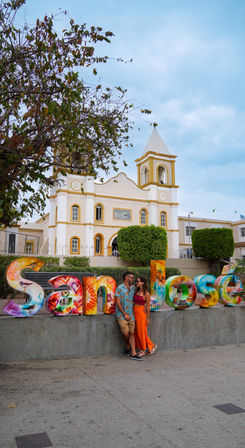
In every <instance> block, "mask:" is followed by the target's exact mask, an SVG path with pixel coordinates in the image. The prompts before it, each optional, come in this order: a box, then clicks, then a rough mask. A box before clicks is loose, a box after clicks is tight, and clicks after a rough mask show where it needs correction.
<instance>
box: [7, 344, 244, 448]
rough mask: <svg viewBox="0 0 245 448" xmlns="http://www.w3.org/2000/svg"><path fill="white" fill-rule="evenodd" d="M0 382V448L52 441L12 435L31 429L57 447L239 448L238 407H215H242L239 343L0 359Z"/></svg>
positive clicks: (240, 425) (241, 432) (241, 426)
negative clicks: (134, 356)
mask: <svg viewBox="0 0 245 448" xmlns="http://www.w3.org/2000/svg"><path fill="white" fill-rule="evenodd" d="M61 343H62V341H61ZM71 344H72V341H71ZM0 386H1V438H0V446H1V448H16V447H17V446H20V447H23V448H25V447H28V448H29V447H31V446H33V447H34V446H35V448H38V447H46V446H51V445H50V444H46V443H45V442H43V443H44V444H41V445H28V444H26V445H25V444H24V439H23V438H19V439H18V438H17V439H16V440H17V442H16V440H15V437H20V436H27V435H31V434H38V433H47V436H48V438H49V440H50V442H51V443H52V446H53V447H56V448H61V447H65V448H97V447H102V448H104V447H105V448H121V447H123V448H131V447H132V448H146V447H147V448H149V447H150V448H165V447H166V448H194V447H195V448H244V447H245V412H239V413H231V414H226V413H224V412H222V411H221V410H219V409H217V408H215V407H214V406H216V405H222V404H227V403H232V404H233V405H236V406H238V409H237V410H238V411H239V408H241V409H240V411H242V410H245V394H244V391H245V344H240V345H230V346H225V347H212V348H202V349H194V350H187V351H186V350H184V351H183V350H182V351H158V352H156V353H155V355H154V356H148V357H147V358H145V359H144V361H142V362H136V361H132V360H129V359H127V358H125V357H123V356H120V355H118V356H117V355H110V356H108V355H107V356H99V357H88V358H80V359H63V360H52V361H25V362H24V361H22V362H16V363H9V364H4V365H3V364H2V365H1V366H0ZM229 410H230V411H231V412H232V409H231V408H230V407H228V411H229ZM234 411H236V409H234ZM44 436H45V434H44Z"/></svg>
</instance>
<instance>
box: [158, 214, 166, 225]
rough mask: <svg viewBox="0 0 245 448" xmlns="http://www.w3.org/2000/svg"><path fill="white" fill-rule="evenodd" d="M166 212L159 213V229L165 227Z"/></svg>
mask: <svg viewBox="0 0 245 448" xmlns="http://www.w3.org/2000/svg"><path fill="white" fill-rule="evenodd" d="M166 221H167V220H166V212H161V213H160V226H161V227H166Z"/></svg>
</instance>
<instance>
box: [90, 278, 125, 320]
mask: <svg viewBox="0 0 245 448" xmlns="http://www.w3.org/2000/svg"><path fill="white" fill-rule="evenodd" d="M83 281H84V290H85V294H84V314H86V315H90V314H96V313H97V292H98V289H99V288H101V290H102V293H103V312H104V313H105V314H114V313H115V298H114V296H115V292H116V287H117V285H116V282H115V280H114V278H112V277H109V276H105V275H102V276H100V277H84V279H83Z"/></svg>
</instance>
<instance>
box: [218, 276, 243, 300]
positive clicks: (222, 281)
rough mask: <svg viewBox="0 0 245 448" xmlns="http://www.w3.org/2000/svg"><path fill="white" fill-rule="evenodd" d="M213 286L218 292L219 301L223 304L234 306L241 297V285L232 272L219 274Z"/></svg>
mask: <svg viewBox="0 0 245 448" xmlns="http://www.w3.org/2000/svg"><path fill="white" fill-rule="evenodd" d="M214 286H215V287H216V288H217V290H218V292H219V302H220V303H222V304H223V305H229V306H236V305H238V304H239V303H240V302H241V300H242V298H241V294H242V292H243V285H242V282H241V280H240V278H239V277H237V276H236V275H234V274H229V275H225V276H223V275H220V276H219V277H218V278H217V279H216V281H215V284H214Z"/></svg>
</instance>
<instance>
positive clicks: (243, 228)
mask: <svg viewBox="0 0 245 448" xmlns="http://www.w3.org/2000/svg"><path fill="white" fill-rule="evenodd" d="M240 232H241V236H245V227H241V228H240Z"/></svg>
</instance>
